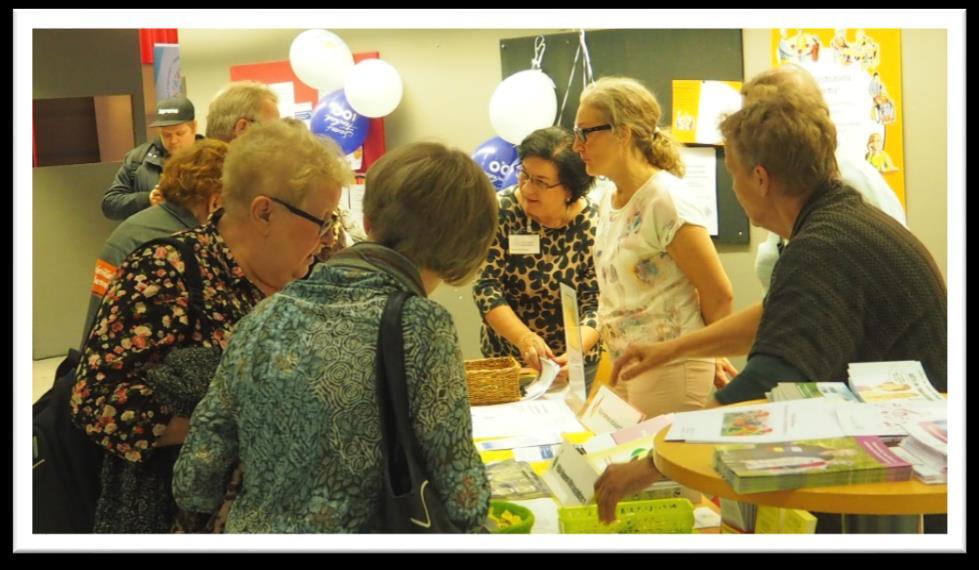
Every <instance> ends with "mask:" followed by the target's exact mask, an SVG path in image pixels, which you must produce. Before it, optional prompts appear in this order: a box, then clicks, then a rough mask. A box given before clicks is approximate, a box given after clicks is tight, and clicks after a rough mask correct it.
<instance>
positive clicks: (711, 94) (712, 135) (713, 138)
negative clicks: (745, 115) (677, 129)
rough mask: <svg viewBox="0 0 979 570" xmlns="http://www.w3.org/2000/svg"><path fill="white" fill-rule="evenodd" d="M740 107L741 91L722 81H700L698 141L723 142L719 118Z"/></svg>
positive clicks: (696, 138) (708, 142)
mask: <svg viewBox="0 0 979 570" xmlns="http://www.w3.org/2000/svg"><path fill="white" fill-rule="evenodd" d="M740 108H741V93H739V92H738V90H737V89H735V88H734V87H732V86H730V85H728V84H727V83H724V82H723V81H701V82H700V102H699V105H698V109H697V134H696V135H695V137H694V140H696V141H697V142H698V143H705V144H717V145H720V144H724V137H722V136H721V131H720V130H719V129H718V126H719V125H720V121H721V118H722V117H723V116H724V115H725V114H727V113H733V112H736V111H737V110H738V109H740Z"/></svg>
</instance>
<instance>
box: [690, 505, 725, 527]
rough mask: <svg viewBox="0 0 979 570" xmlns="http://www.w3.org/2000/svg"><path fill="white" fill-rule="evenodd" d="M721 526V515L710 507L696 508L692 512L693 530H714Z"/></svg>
mask: <svg viewBox="0 0 979 570" xmlns="http://www.w3.org/2000/svg"><path fill="white" fill-rule="evenodd" d="M719 526H721V515H720V514H719V513H716V512H714V509H712V508H710V507H697V508H696V509H694V510H693V527H694V528H715V527H719Z"/></svg>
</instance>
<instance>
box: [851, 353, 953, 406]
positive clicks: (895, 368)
mask: <svg viewBox="0 0 979 570" xmlns="http://www.w3.org/2000/svg"><path fill="white" fill-rule="evenodd" d="M847 374H848V375H849V377H850V380H849V383H850V389H851V390H853V393H854V394H856V395H857V397H858V398H860V400H861V401H863V402H879V401H881V400H936V401H938V400H942V399H943V398H942V395H941V394H939V393H938V391H936V390H935V388H934V387H933V386H932V385H931V382H929V381H928V377H927V376H925V370H924V368H922V367H921V363H920V362H918V361H917V360H903V361H894V362H852V363H850V366H849V367H848V371H847Z"/></svg>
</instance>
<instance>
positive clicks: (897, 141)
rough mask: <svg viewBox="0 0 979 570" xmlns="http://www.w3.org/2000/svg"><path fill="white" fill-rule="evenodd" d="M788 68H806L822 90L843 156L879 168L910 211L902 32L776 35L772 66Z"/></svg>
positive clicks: (803, 31)
mask: <svg viewBox="0 0 979 570" xmlns="http://www.w3.org/2000/svg"><path fill="white" fill-rule="evenodd" d="M785 62H791V63H796V64H799V65H801V66H803V67H805V68H806V69H807V70H809V71H810V72H811V73H812V74H813V75H814V76H815V77H816V81H818V82H819V84H820V86H821V87H822V89H823V96H824V97H825V98H826V103H827V104H828V105H829V109H830V113H831V114H832V116H833V122H834V123H836V130H837V140H838V143H837V146H838V150H839V152H840V153H841V154H844V155H846V156H848V157H850V158H852V159H854V160H856V159H860V160H865V161H867V162H869V163H870V164H871V165H873V167H874V168H876V169H877V171H878V172H880V173H881V174H882V175H883V176H884V180H886V181H887V183H888V185H890V187H891V189H892V190H894V193H895V194H897V197H898V199H900V200H901V204H903V205H904V206H905V208H907V202H906V200H905V196H904V132H903V126H902V125H903V109H902V105H901V31H900V30H898V29H870V28H867V29H836V30H832V29H785V28H783V29H780V30H772V64H773V65H775V66H778V65H781V64H782V63H785Z"/></svg>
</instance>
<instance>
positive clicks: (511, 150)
mask: <svg viewBox="0 0 979 570" xmlns="http://www.w3.org/2000/svg"><path fill="white" fill-rule="evenodd" d="M472 159H473V160H475V161H476V164H478V165H479V167H480V168H482V169H483V172H485V173H486V175H487V176H489V179H490V182H492V183H493V187H494V188H496V191H497V192H499V191H500V190H503V189H504V188H508V187H510V186H512V185H513V184H516V182H517V174H516V169H515V168H514V166H515V165H516V164H518V163H519V162H520V158H519V157H518V156H517V147H515V146H513V145H512V144H510V143H508V142H507V141H505V140H503V139H502V138H500V137H493V138H491V139H489V140H488V141H486V142H484V143H483V144H481V145H479V146H478V147H477V148H476V151H475V152H473V153H472Z"/></svg>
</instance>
